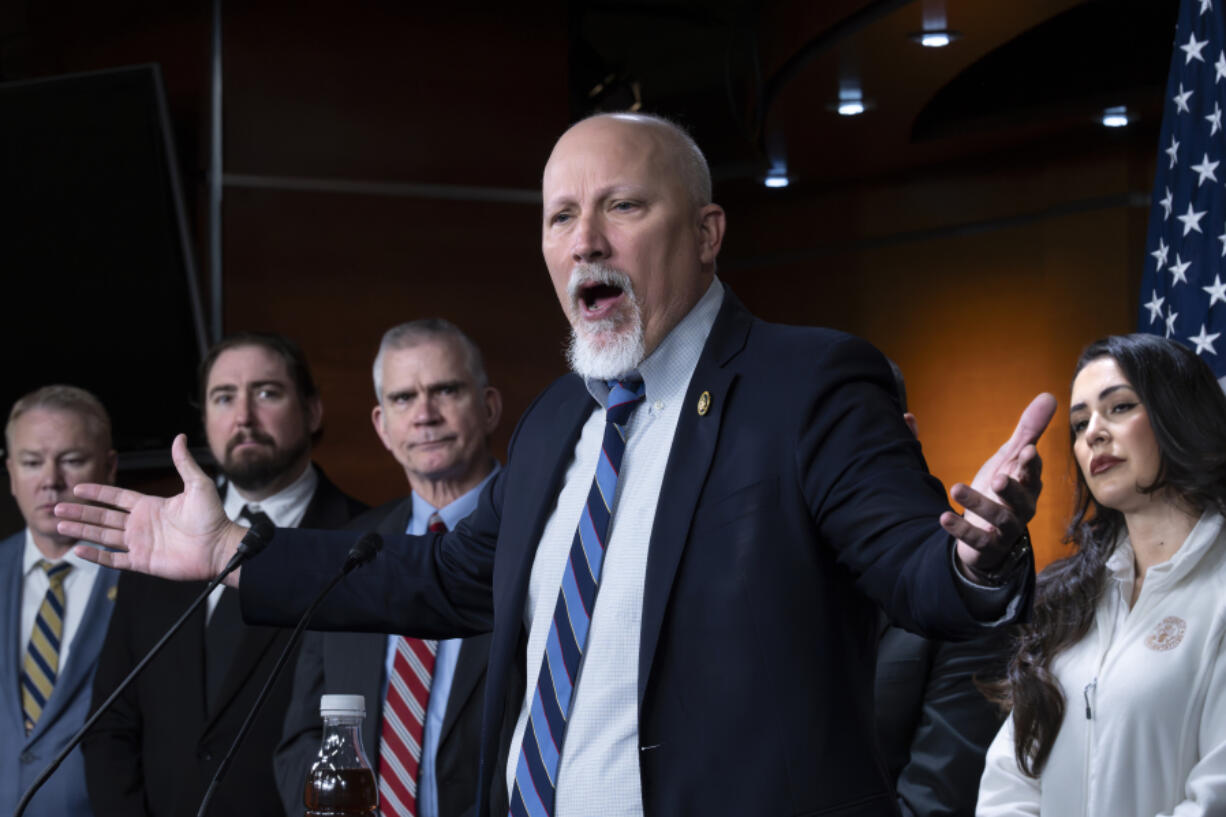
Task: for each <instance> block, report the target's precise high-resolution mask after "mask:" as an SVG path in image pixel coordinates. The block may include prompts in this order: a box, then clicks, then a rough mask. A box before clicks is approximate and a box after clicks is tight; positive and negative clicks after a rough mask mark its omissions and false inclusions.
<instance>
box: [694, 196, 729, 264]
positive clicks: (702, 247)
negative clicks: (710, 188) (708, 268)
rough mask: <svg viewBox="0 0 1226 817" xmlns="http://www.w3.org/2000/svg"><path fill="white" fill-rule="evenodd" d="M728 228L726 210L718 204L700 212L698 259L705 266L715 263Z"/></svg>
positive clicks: (710, 205) (708, 206) (706, 207)
mask: <svg viewBox="0 0 1226 817" xmlns="http://www.w3.org/2000/svg"><path fill="white" fill-rule="evenodd" d="M726 226H727V219H726V217H725V215H724V208H723V207H720V206H719V205H718V204H708V205H706V206H705V207H703V208H702V209H700V210H699V211H698V241H699V244H698V258H699V260H700V261H702V263H703V264H714V263H715V258H716V256H718V255H719V249H720V247H721V246H723V243H724V228H725V227H726Z"/></svg>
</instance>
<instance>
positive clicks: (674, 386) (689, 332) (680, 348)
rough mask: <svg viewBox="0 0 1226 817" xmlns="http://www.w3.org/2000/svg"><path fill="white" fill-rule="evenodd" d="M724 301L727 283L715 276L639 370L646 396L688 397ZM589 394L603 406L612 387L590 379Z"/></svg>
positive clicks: (648, 397)
mask: <svg viewBox="0 0 1226 817" xmlns="http://www.w3.org/2000/svg"><path fill="white" fill-rule="evenodd" d="M723 302H724V285H723V284H722V283H721V282H720V280H719V278H718V277H716V278H713V279H712V281H711V286H709V287H707V291H706V292H705V293H703V296H702V297H701V298H699V299H698V303H696V304H694V307H693V308H692V309H691V310H690V311H689V312H688V313H686V316H685V317H684V318H682V319H681V322H680V323H678V324H677V325H676V326H674V327H673V329H672V331H671V332H669V333H668V334H667V335H666V336H665V337H664V340H662V341H660V345H659V346H657V347H656V348H655V350H654V351H653V352H652V353H651V354H650V355H648V356H647V359H646V360H644V361H643V362H642V363H640V364H639V366H638V369H637V370H636V371H637V372H638V374H639V376H640V377H642V378H643V385H644V386H645V387H646V388H645V391H646V399H647V400H648V401H649V402H651V401H656V400H663V401H665V402H670V401H672V400H674V399H680V398H682V397H684V396H685V389H686V387H688V386H689V382H690V375H692V374H693V373H694V368H695V367H696V366H697V365H698V358H699V357H701V356H702V348H703V346H705V345H706V343H707V336H708V335H710V334H711V327H713V326H714V325H715V318H716V316H717V315H718V314H719V308H720V306H721V305H723ZM587 390H588V393H589V394H591V395H592V397H593V398H594V399H595V400H596V402H597V403H599V404H600V405H601V406H602V407H606V404H607V403H608V399H609V386H608V384H606V383H605V381H603V380H596V379H593V378H588V379H587Z"/></svg>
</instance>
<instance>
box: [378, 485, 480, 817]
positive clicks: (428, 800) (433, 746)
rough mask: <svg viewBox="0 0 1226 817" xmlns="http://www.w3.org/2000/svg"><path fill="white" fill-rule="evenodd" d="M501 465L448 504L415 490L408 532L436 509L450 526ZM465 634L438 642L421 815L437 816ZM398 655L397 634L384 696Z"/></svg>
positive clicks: (471, 507) (420, 777)
mask: <svg viewBox="0 0 1226 817" xmlns="http://www.w3.org/2000/svg"><path fill="white" fill-rule="evenodd" d="M500 467H501V466H499V465H498V463H494V470H492V471H490V473H489V474H488V475H487V476H486V477H485V479H483V480H481V484H480V485H478V486H477V487H476V488H473V489H472V490H471V491H469V492H468V493H466V494H464V495H463V496H461V497H460V498H459V499H457V500H456V501H455V502H452V503H451V504H450V505H448V506H447V507H445V508H435V507H434V506H433V505H431V504H430V503H429V502H427V501H426V500H424V499H422V498H421V497H419V496H418V495H417V494H413V514H412V516H410V517H409V526H408V527H407V528H406V529H405V533H407V534H410V535H412V536H421V535H422V534H424V533H425V532H426V526H427V525H428V524H429V522H430V516H431V515H432V514H434V513H437V514H438V515H439V516H440V517H442V519H443V522H444V523H446V525H447V530H451V529H452V528H454V527H455V526H456V525H458V524H460V521H461V520H463V519H464V517H466V516H468V515H469V514H470V513H472V512H473V511H475V510H476V509H477V500H478V499H480V498H481V491H482V489H484V488H485V484H486V483H487V482H489V481H490V479H491V478H493V476H494V474H496V473H498V469H499V468H500ZM463 641H464V639H462V638H448V639H446V640H443V641H440V642H438V652H437V653H436V654H435V656H434V673H433V675H432V676H431V679H430V703H429V705H428V706H427V708H426V728H425V732H424V734H423V735H422V741H421V742H422V752H421V766H420V767H419V768H418V770H417V814H418V817H438V782H437V781H436V780H435V779H434V759H435V757H436V756H437V755H438V744H439V735H440V733H441V732H442V730H443V716H444V715H446V714H447V699H448V698H449V697H450V696H451V681H452V679H453V678H454V677H455V667H456V661H458V660H459V657H460V644H462V643H463ZM395 657H396V646H395V639H394V637H388V639H387V650H386V654H385V657H384V661H383V696H384V698H386V697H387V680H388V678H390V677H391V675H392V661H393V660H394V659H395Z"/></svg>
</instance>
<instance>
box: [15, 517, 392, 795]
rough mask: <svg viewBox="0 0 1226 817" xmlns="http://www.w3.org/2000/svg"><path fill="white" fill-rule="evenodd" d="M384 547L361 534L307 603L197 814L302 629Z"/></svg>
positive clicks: (370, 533) (376, 539) (379, 538)
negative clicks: (344, 579) (345, 579)
mask: <svg viewBox="0 0 1226 817" xmlns="http://www.w3.org/2000/svg"><path fill="white" fill-rule="evenodd" d="M382 547H383V537H382V536H380V535H379V534H378V533H376V532H375V531H367V532H366V533H364V534H362V535H361V536H359V537H358V540H357V541H356V542H354V543H353V547H351V548H350V549H349V553H347V554H346V556H345V564H343V565H342V566H341V569H340V571H339V572H337V574H336V575H335V576H333V577H332V581H330V582H328V584H327V585H325V586H324V589H323V590H320V591H319V594H318V595H317V596H315V598H314V600H313V601H312V602H311V603H310V605H308V606H307V609H306V612H305V613H303V614H302V618H300V619H298V624H297V626H295V627H294V631H293V632H292V633H291V634H290V637H289V641H287V642H286V643H285V648H284V649H283V650H281V654H280V655H279V656H277V663H276V664H274V665H273V667H272V672H270V673H269V674H268V680H266V681H265V682H264V687H263V689H261V690H260V694H259V696H258V697H257V698H256V699H255V703H254V704H252V705H251V711H250V712H248V713H247V718H246V720H244V721H243V725H242V726H241V727H239V730H238V734H237V735H235V736H234V742H233V743H231V744H230V749H229V751H227V752H226V756H225V757H223V758H222V759H221V763H220V764H218V766H217V771H216V772H214V773H213V779H212V780H210V781H209V787H208V789H207V790H206V791H205V792H204V799H203V800H201V801H200V808H199V809H198V810H197V811H196V817H204V813H205V811H206V810H207V809H208V807H209V801H211V800H212V799H213V794H214V793H215V792H216V791H217V786H218V785H219V784H220V783H221V779H222V777H224V776H225V774H226V772H227V771H228V770H229V769H230V764H231V763H232V762H233V761H234V754H235V753H236V752H237V751H238V747H239V746H240V745H241V744H242V742H243V739H244V738H246V737H247V733H248V732H249V731H251V725H252V724H253V723H255V716H256V715H258V714H259V712H260V709H261V708H263V706H264V701H265V700H267V698H268V695H269V693H271V692H272V686H273V684H274V683H275V682H276V680H277V676H278V675H280V674H281V670H282V669H284V668H285V663H286V661H288V660H289V656H290V653H291V652H292V651H293V649H294V647H295V646H297V644H298V640H299V639H300V638H301V637H302V631H303V630H305V629H306V625H307V622H308V621H310V620H311V616H312V615H314V613H315V608H317V607H319V605H320V603H321V602H323V600H324V597H325V596H327V595H328V594H329V593H331V592H332V588H334V587H336V586H337V585H338V584H340V582H341V579H343V578H345V577H346V576H348V575H349V574H350V573H352V572H353V571H354V569H356V568H358V567H360V566H361V565H364V564H366V563H367V562H369V561H371V560H372V559H374V558H375V556H376V554H378V552H379V550H380V549H382ZM14 817H16V815H15V816H14Z"/></svg>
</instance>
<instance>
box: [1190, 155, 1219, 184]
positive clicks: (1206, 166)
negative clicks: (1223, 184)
mask: <svg viewBox="0 0 1226 817" xmlns="http://www.w3.org/2000/svg"><path fill="white" fill-rule="evenodd" d="M1220 164H1221V162H1211V161H1209V154H1208V153H1206V154H1205V158H1204V159H1201V162H1200V164H1198V165H1192V169H1193V170H1195V171H1196V175H1197V176H1199V177H1200V178H1198V179H1197V180H1196V186H1197V187H1200V186H1201V185H1202V184H1204V183H1205V179H1209V180H1211V181H1215V182H1216V181H1217V172H1216V171H1217V166H1218V165H1220Z"/></svg>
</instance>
